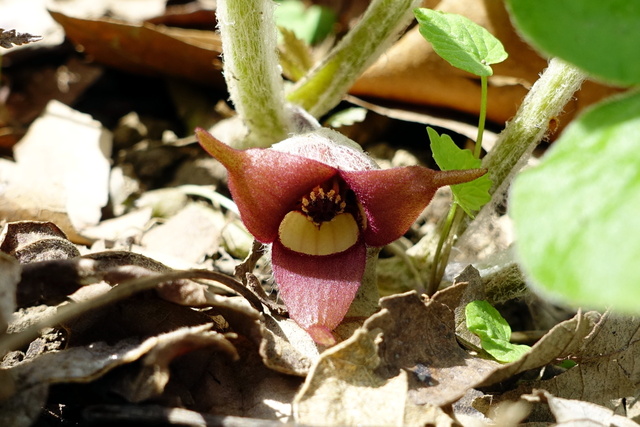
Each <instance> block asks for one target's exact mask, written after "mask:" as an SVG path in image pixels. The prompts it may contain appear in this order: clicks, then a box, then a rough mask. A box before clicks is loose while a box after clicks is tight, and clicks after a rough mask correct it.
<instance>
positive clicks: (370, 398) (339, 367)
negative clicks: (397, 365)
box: [293, 329, 408, 426]
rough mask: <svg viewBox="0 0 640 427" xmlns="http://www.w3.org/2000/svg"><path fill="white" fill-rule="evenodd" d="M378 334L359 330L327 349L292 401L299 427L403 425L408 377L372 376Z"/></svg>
mask: <svg viewBox="0 0 640 427" xmlns="http://www.w3.org/2000/svg"><path fill="white" fill-rule="evenodd" d="M378 336H379V331H377V330H374V331H365V330H362V329H361V330H358V331H357V332H356V333H355V334H354V335H353V336H352V337H351V338H349V339H347V340H346V341H343V342H342V343H340V344H338V345H336V346H334V347H332V348H330V349H328V350H326V351H325V352H324V353H322V355H321V356H320V359H318V361H317V363H316V364H315V365H314V366H313V368H312V370H311V372H310V373H309V377H308V379H307V381H306V382H305V384H304V386H303V388H302V389H301V390H300V393H299V394H298V395H297V396H296V398H295V400H294V403H293V405H294V416H295V419H296V421H297V422H299V423H301V424H314V423H317V422H318V420H322V424H323V425H327V426H332V425H335V426H340V425H388V426H401V425H403V424H404V407H405V404H406V399H407V386H408V380H407V373H406V372H404V371H401V372H398V373H397V375H396V376H394V377H392V378H388V379H384V378H382V377H380V376H378V375H375V374H374V370H375V369H376V368H377V367H378V365H379V363H380V358H379V357H378V354H377V353H378V343H377V342H378V339H377V337H378Z"/></svg>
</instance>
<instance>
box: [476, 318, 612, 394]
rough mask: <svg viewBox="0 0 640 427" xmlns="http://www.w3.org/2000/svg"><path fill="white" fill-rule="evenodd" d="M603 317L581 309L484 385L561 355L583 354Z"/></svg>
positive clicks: (504, 366) (499, 370)
mask: <svg viewBox="0 0 640 427" xmlns="http://www.w3.org/2000/svg"><path fill="white" fill-rule="evenodd" d="M599 320H600V314H598V313H596V312H588V313H582V312H579V313H578V314H576V315H575V317H573V318H572V319H569V320H567V321H564V322H562V323H559V324H558V325H556V326H555V327H554V328H553V329H551V330H550V331H549V332H548V333H547V334H546V335H545V336H543V337H542V338H541V339H540V340H539V341H538V342H537V343H536V344H535V345H534V346H533V347H532V348H531V350H530V351H529V352H528V353H527V354H525V355H524V356H523V357H522V358H521V359H520V360H517V361H515V362H512V363H507V364H505V365H501V366H500V367H499V368H498V369H496V370H495V371H494V372H493V373H492V374H491V375H490V376H488V377H487V378H486V379H485V381H483V382H482V384H481V385H482V386H486V385H490V384H496V383H498V382H500V381H504V380H506V379H508V378H510V377H512V376H513V375H516V374H518V373H520V372H524V371H527V370H530V369H536V368H540V367H543V366H545V365H547V364H550V363H553V362H555V361H556V360H558V359H563V358H568V357H575V356H577V355H579V354H580V353H581V351H582V349H583V348H584V345H585V342H587V337H588V336H589V335H590V334H592V333H593V332H594V331H595V330H596V329H595V327H596V325H597V323H598V321H599ZM571 371H572V370H570V371H569V372H571Z"/></svg>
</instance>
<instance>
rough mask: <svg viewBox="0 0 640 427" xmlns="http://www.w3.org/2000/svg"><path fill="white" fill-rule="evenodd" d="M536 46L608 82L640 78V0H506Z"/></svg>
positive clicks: (626, 83) (638, 79)
mask: <svg viewBox="0 0 640 427" xmlns="http://www.w3.org/2000/svg"><path fill="white" fill-rule="evenodd" d="M507 5H508V6H509V9H510V12H511V15H512V18H513V20H514V23H515V26H516V27H517V28H518V30H519V31H520V32H521V33H522V34H523V35H524V36H525V38H527V39H528V41H529V42H530V43H531V44H533V45H534V46H535V47H537V48H538V49H540V50H541V51H543V52H544V53H546V54H548V55H550V56H558V57H560V58H562V59H564V60H565V61H567V62H570V63H572V64H575V65H576V66H578V67H580V68H582V69H583V70H585V71H587V72H589V73H591V74H593V75H594V76H596V77H600V78H601V79H604V80H606V81H609V82H613V83H620V84H625V85H632V84H637V83H640V61H638V57H639V56H640V43H639V42H638V41H639V40H640V25H638V22H640V2H639V1H629V0H606V1H603V0H577V1H558V0H508V1H507Z"/></svg>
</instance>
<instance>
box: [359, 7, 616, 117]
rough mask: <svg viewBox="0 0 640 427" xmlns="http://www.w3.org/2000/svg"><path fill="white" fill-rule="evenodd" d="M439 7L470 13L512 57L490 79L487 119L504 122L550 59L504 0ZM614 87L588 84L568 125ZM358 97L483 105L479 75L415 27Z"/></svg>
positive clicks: (366, 77) (366, 78)
mask: <svg viewBox="0 0 640 427" xmlns="http://www.w3.org/2000/svg"><path fill="white" fill-rule="evenodd" d="M436 10H441V11H444V12H451V13H457V14H460V15H463V16H466V17H468V18H470V19H471V20H473V21H474V22H476V23H478V24H480V25H482V26H483V27H485V28H486V29H487V30H489V32H491V33H493V34H494V35H495V36H496V37H497V38H498V39H499V40H500V41H501V42H502V43H503V44H504V45H505V49H506V51H507V53H509V55H510V56H509V58H508V59H507V60H506V61H504V62H503V63H500V64H496V65H494V66H493V69H494V75H493V76H492V77H489V94H488V105H487V118H488V119H489V120H491V121H494V122H495V123H499V124H502V123H504V122H505V121H507V120H509V119H510V118H511V117H512V116H513V114H514V113H515V112H516V109H517V108H518V106H519V105H520V103H521V101H522V99H523V98H524V96H525V94H526V92H527V90H528V89H529V87H530V86H531V85H532V84H533V83H534V82H535V81H536V80H537V78H538V75H539V74H540V72H541V71H542V70H543V69H544V68H546V63H547V62H546V60H544V59H543V58H541V57H540V56H539V55H538V54H536V53H535V52H534V51H533V50H532V49H531V48H530V47H529V46H528V45H526V44H525V43H524V42H523V41H522V40H521V39H520V37H519V36H518V35H517V34H516V33H515V31H514V30H513V27H512V26H511V23H510V20H509V17H508V15H507V13H506V10H505V8H504V4H503V2H496V1H494V2H487V1H483V0H442V1H441V2H440V3H439V4H438V6H437V7H436ZM615 91H616V90H615V89H612V88H608V87H604V86H602V85H596V84H587V85H584V87H583V88H582V90H581V91H580V92H579V93H578V94H577V95H576V96H577V98H576V101H574V102H573V103H571V104H570V105H568V106H567V107H566V108H565V110H566V114H564V115H563V116H562V117H561V118H560V124H561V125H564V124H566V123H567V122H568V121H569V119H570V117H572V116H573V115H574V114H575V113H576V112H577V111H579V110H581V109H582V108H584V107H585V106H587V105H589V104H591V103H593V102H595V101H596V100H599V99H602V98H603V97H604V96H607V95H609V94H611V93H614V92H615ZM350 92H351V93H352V94H353V95H358V96H370V97H375V98H383V99H387V100H395V101H402V102H408V103H414V104H420V105H429V106H434V107H444V108H447V109H451V110H455V111H461V112H465V113H471V114H473V115H477V114H478V113H479V107H480V101H479V100H480V82H479V78H477V77H475V76H472V75H471V74H469V73H466V72H464V71H461V70H458V69H456V68H454V67H452V66H451V65H450V64H449V63H447V62H446V61H444V60H443V59H441V58H440V57H439V56H438V55H437V54H436V53H435V52H434V51H433V48H432V47H431V45H430V44H429V43H428V42H427V41H425V40H424V38H423V37H422V36H421V35H420V33H419V31H418V28H417V26H416V27H414V28H413V29H412V30H410V31H409V32H408V33H407V34H406V35H405V36H403V37H402V38H401V39H400V40H399V41H398V42H397V43H396V44H395V45H394V46H392V47H391V48H390V49H389V50H388V51H387V52H386V54H385V55H383V56H381V57H380V59H378V61H377V62H376V63H374V65H373V66H371V68H369V69H368V70H367V71H366V72H365V73H364V74H363V76H362V77H361V78H360V79H359V80H358V81H357V82H356V84H355V85H354V86H353V87H352V88H351V90H350Z"/></svg>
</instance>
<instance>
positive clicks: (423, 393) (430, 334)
mask: <svg viewBox="0 0 640 427" xmlns="http://www.w3.org/2000/svg"><path fill="white" fill-rule="evenodd" d="M380 305H381V307H382V308H383V310H382V311H381V312H380V313H377V314H375V315H373V316H371V317H370V318H369V319H368V320H367V321H366V322H365V325H364V327H365V328H367V329H369V330H373V329H375V328H380V329H381V330H382V331H383V341H382V344H381V345H380V357H381V358H382V364H381V365H380V367H379V368H378V369H377V371H376V372H377V373H378V375H381V376H382V377H383V378H390V377H393V376H395V375H397V373H398V372H399V371H400V370H405V371H408V372H410V373H411V375H410V376H409V391H408V401H409V402H411V403H412V404H415V405H423V404H427V403H428V404H432V405H436V406H441V405H446V404H449V403H452V402H454V401H456V400H458V399H459V398H460V397H462V396H463V395H464V394H465V392H466V391H467V389H468V388H469V387H473V386H474V385H476V384H478V383H480V382H482V381H483V380H484V379H485V378H486V377H488V376H489V375H491V373H492V372H493V371H494V370H495V369H496V368H497V367H498V366H499V364H498V363H496V362H492V361H490V360H483V359H478V358H474V357H472V356H471V355H469V354H468V353H467V352H466V351H464V350H463V349H462V348H461V347H460V346H459V345H458V343H457V341H456V336H455V319H454V313H453V311H452V310H451V309H450V308H449V307H447V306H446V305H444V304H442V303H440V302H438V301H436V300H433V299H432V300H429V301H427V302H426V303H425V302H423V301H421V300H420V298H419V297H418V296H417V294H416V293H415V292H407V293H405V294H400V295H395V296H391V297H385V298H382V299H381V300H380ZM408 343H411V345H407V344H408Z"/></svg>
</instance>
